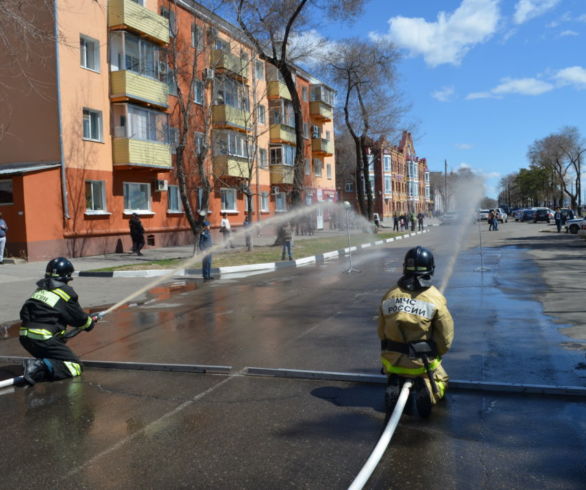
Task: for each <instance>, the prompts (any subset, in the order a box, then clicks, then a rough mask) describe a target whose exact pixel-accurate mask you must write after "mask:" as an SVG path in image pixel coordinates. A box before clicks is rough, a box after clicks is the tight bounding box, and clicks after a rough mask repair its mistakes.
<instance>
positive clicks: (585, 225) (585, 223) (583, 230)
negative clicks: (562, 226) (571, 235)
mask: <svg viewBox="0 0 586 490" xmlns="http://www.w3.org/2000/svg"><path fill="white" fill-rule="evenodd" d="M578 235H580V236H583V237H586V220H582V222H581V223H580V228H578Z"/></svg>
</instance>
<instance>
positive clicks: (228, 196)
mask: <svg viewBox="0 0 586 490" xmlns="http://www.w3.org/2000/svg"><path fill="white" fill-rule="evenodd" d="M220 195H221V197H222V212H224V211H238V209H237V208H236V189H220Z"/></svg>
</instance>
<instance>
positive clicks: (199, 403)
mask: <svg viewBox="0 0 586 490" xmlns="http://www.w3.org/2000/svg"><path fill="white" fill-rule="evenodd" d="M484 228H485V227H483V228H482V229H481V228H476V227H475V226H472V227H469V228H468V229H467V230H466V233H465V236H464V237H463V238H462V240H461V241H462V243H463V249H462V252H461V254H460V255H459V258H458V260H456V262H455V266H454V268H453V272H452V269H451V266H450V258H451V257H452V256H453V255H454V254H455V252H456V250H457V248H458V244H459V242H460V240H459V238H458V232H457V229H456V227H440V228H439V229H437V230H434V231H433V232H431V233H428V234H426V235H423V236H419V237H413V238H409V239H407V240H403V241H399V242H396V243H394V244H392V245H391V246H385V247H383V248H379V249H376V250H373V251H369V252H367V253H361V254H360V255H355V256H353V261H352V262H353V265H354V267H355V268H357V269H359V270H358V271H356V272H352V273H347V272H346V271H347V268H348V262H346V261H343V260H342V261H336V262H332V263H329V264H326V265H322V266H316V267H306V268H302V269H295V270H282V271H278V272H275V273H271V274H266V275H262V276H252V277H248V278H244V279H238V280H219V281H213V282H211V283H206V284H202V283H201V282H199V281H197V282H186V283H185V282H184V283H177V284H175V285H173V286H171V287H167V286H164V287H159V288H157V289H156V290H155V291H153V292H152V293H151V294H149V295H148V298H145V301H144V302H143V303H141V304H138V305H134V306H130V307H125V308H121V309H119V310H117V311H115V312H114V313H112V314H111V315H109V316H108V317H106V319H105V320H104V321H103V322H102V323H101V324H99V325H98V327H97V328H96V329H95V330H94V332H92V333H90V334H83V335H80V336H78V337H77V338H75V339H74V340H72V341H71V343H70V345H71V346H72V347H73V349H74V350H75V351H76V352H77V353H79V354H80V355H81V357H82V358H83V359H85V360H103V361H124V362H144V363H146V362H148V363H167V364H198V365H225V366H231V367H232V370H231V374H230V375H211V374H193V373H178V372H151V371H136V370H130V369H125V370H111V369H97V368H88V369H86V372H85V373H84V375H83V377H82V378H80V379H76V380H67V381H62V382H57V383H43V384H39V385H36V386H35V387H33V388H16V389H13V390H7V391H6V392H4V394H2V395H1V396H0V414H1V415H0V417H2V420H3V421H5V427H4V429H3V430H2V444H1V445H0V457H1V458H2V459H1V460H2V462H3V471H2V478H1V479H0V488H47V487H49V488H53V487H54V488H125V489H126V488H130V489H131V488H206V489H210V488H211V489H216V488H217V489H227V488H230V489H233V488H246V489H248V488H271V489H272V488H275V489H277V488H279V489H281V488H295V489H298V488H310V489H314V488H315V489H322V488H323V489H337V488H347V487H348V485H349V484H350V483H351V482H352V480H353V478H354V477H355V476H356V474H357V473H358V471H359V470H360V468H361V467H362V465H363V463H364V462H365V460H366V459H367V457H368V455H369V454H370V451H371V450H372V448H373V447H374V445H375V444H376V441H377V438H378V436H379V434H380V431H381V430H382V428H383V419H384V413H383V406H382V386H381V385H376V384H361V383H347V382H332V381H325V380H319V379H317V380H292V379H282V378H271V377H264V378H263V377H250V376H246V375H244V372H243V371H242V370H243V368H245V367H247V366H258V367H271V368H290V369H308V370H320V371H342V372H350V373H364V374H376V373H377V372H378V369H379V364H378V341H377V338H376V333H375V322H374V315H375V314H376V309H377V306H378V301H379V300H380V298H381V297H382V295H383V294H384V292H385V291H386V289H388V288H389V287H391V286H392V285H393V284H394V283H395V282H396V280H397V278H398V276H399V274H400V269H401V262H402V257H403V255H404V252H405V250H406V249H407V248H409V247H411V246H414V245H416V244H423V245H425V246H428V247H430V248H431V249H432V250H433V251H434V253H435V255H436V262H437V265H438V267H437V273H436V277H437V280H438V281H437V282H438V284H440V283H444V282H445V283H447V288H446V291H445V293H446V296H447V298H448V302H449V305H450V309H451V311H452V314H453V316H454V318H455V320H456V341H455V343H454V347H453V350H452V351H451V352H450V353H449V354H448V355H447V356H446V358H445V360H444V366H445V367H446V369H447V371H448V372H449V374H450V376H451V378H452V379H457V380H471V381H492V382H504V383H538V384H546V385H551V386H560V385H574V386H584V385H585V379H586V370H585V369H584V368H585V367H586V366H585V363H584V352H585V344H584V343H583V340H584V338H586V336H585V335H584V331H585V330H586V325H585V324H584V322H583V316H580V311H581V310H583V309H584V301H583V298H584V293H585V290H586V280H585V279H584V277H586V276H585V275H584V263H583V251H584V243H585V242H584V241H582V240H580V239H579V238H577V237H575V236H573V235H571V236H570V235H557V234H554V233H549V228H547V227H545V225H533V224H524V223H523V224H516V223H509V224H506V225H504V226H501V228H500V231H498V232H487V231H486V230H485V229H484ZM480 240H482V244H483V248H482V249H480V248H479V247H478V245H479V243H480ZM561 264H564V266H565V264H571V266H570V267H569V269H571V270H572V272H571V273H570V272H568V274H563V273H559V272H558V270H559V269H560V268H562V267H561ZM448 279H449V280H448ZM559 290H562V291H563V292H564V294H563V295H562V294H559V292H558V291H559ZM580 298H581V299H580ZM82 300H83V298H82ZM0 355H3V356H22V355H24V353H23V351H22V349H21V348H20V346H19V345H18V342H17V340H16V339H14V338H10V339H7V340H6V341H4V342H0ZM3 366H4V367H3V368H0V378H5V377H8V375H9V373H15V372H17V371H18V366H15V365H14V364H13V363H12V364H11V363H4V364H3ZM585 421H586V406H585V405H584V400H583V399H570V398H559V397H558V398H554V397H544V396H521V395H506V394H501V393H482V392H471V391H455V390H454V391H451V392H449V395H448V397H447V400H446V401H445V403H443V404H441V405H440V406H438V407H436V410H435V411H434V413H433V414H432V417H431V418H430V419H429V420H427V421H422V420H419V419H418V418H416V417H413V416H410V415H404V416H403V419H402V420H401V423H400V425H399V428H398V430H397V433H396V434H395V437H394V438H393V441H392V442H391V447H390V448H389V450H388V451H387V453H386V454H385V456H384V457H383V460H382V461H381V464H380V466H379V467H378V468H377V470H376V472H375V474H374V475H373V477H372V478H371V480H370V481H369V483H368V485H367V487H368V488H377V489H378V488H381V489H383V488H413V489H419V488H422V489H423V488H430V487H443V488H472V487H473V488H486V489H494V488H507V489H511V488H548V489H549V488H584V482H586V457H585V456H586V422H585Z"/></svg>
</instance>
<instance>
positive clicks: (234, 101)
mask: <svg viewBox="0 0 586 490" xmlns="http://www.w3.org/2000/svg"><path fill="white" fill-rule="evenodd" d="M247 93H248V92H247V88H246V87H245V86H244V85H243V84H242V83H240V82H238V81H236V80H234V79H232V78H229V77H220V76H218V77H216V83H214V104H215V105H229V106H230V107H234V108H235V109H241V110H245V111H248V110H249V108H250V105H249V104H250V103H249V100H248V95H247Z"/></svg>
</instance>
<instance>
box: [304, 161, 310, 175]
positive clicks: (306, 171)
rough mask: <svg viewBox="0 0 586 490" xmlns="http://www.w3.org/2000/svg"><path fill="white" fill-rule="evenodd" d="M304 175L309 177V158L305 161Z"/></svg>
mask: <svg viewBox="0 0 586 490" xmlns="http://www.w3.org/2000/svg"><path fill="white" fill-rule="evenodd" d="M305 175H311V161H310V160H309V158H306V159H305Z"/></svg>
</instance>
